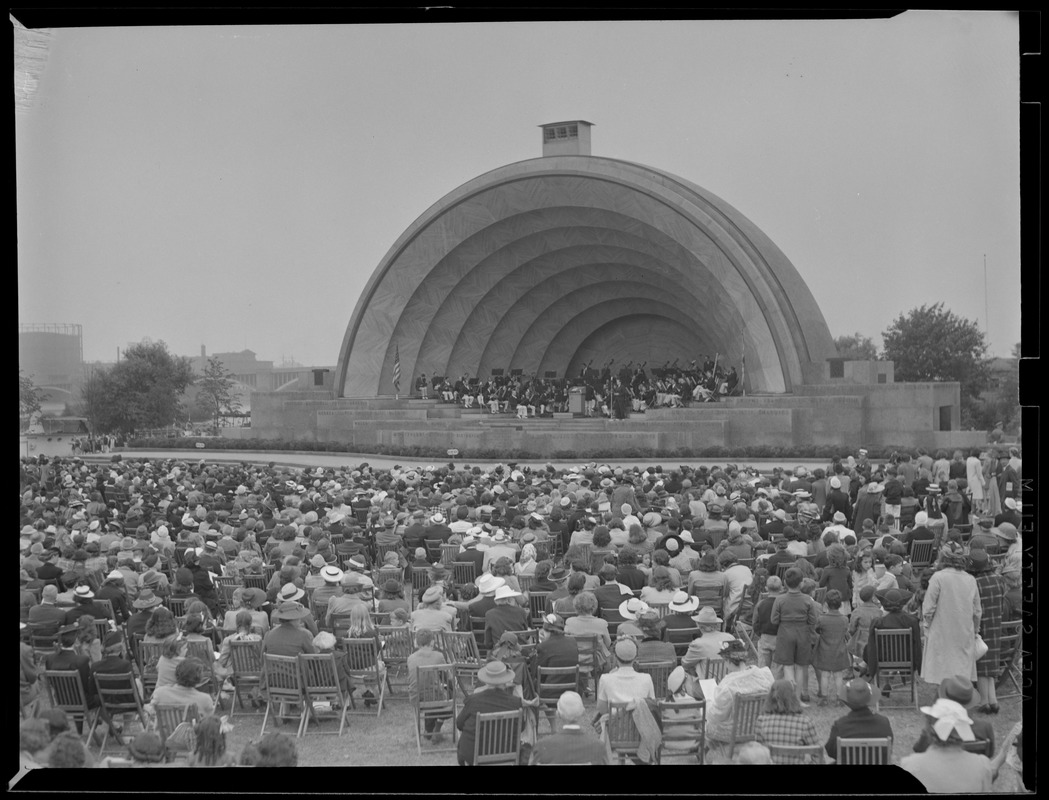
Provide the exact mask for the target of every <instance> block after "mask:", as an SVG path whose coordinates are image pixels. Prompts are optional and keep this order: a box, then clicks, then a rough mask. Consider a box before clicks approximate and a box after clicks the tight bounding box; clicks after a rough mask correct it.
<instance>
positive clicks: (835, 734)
mask: <svg viewBox="0 0 1049 800" xmlns="http://www.w3.org/2000/svg"><path fill="white" fill-rule="evenodd" d="M841 699H842V700H843V701H845V705H847V706H848V707H849V708H850V709H852V710H851V711H849V713H848V714H846V715H845V716H844V717H838V718H837V719H836V720H834V723H833V724H832V725H831V727H830V735H829V736H828V737H827V744H826V745H825V746H824V749H825V750H826V751H827V755H828V756H830V757H831V758H833V759H835V760H837V757H838V738H839V737H840V738H842V739H881V738H884V737H886V736H890V737H891V736H892V724H891V723H890V722H889V719H888V717H884V716H882V715H881V714H875V713H874V712H873V711H871V709H870V704H871V701H872V700H873V699H874V692H873V691H872V690H871V685H870V684H869V683H867V681H865V680H864V679H863V678H853V679H852V680H851V681H849V682H848V683H847V684H846V685H845V686H844V687H843V688H842V694H841ZM890 755H891V754H890ZM886 763H888V760H886Z"/></svg>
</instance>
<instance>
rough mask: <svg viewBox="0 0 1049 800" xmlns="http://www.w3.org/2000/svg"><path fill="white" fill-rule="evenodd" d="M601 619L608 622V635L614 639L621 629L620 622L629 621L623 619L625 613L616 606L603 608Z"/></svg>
mask: <svg viewBox="0 0 1049 800" xmlns="http://www.w3.org/2000/svg"><path fill="white" fill-rule="evenodd" d="M601 619H603V620H604V621H605V622H607V623H608V635H609V636H611V637H612V638H613V639H615V638H616V634H617V633H618V631H619V624H620V623H621V622H626V621H627V620H625V619H623V615H622V614H620V613H619V609H616V608H602V609H601Z"/></svg>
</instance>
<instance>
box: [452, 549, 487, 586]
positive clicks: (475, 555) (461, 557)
mask: <svg viewBox="0 0 1049 800" xmlns="http://www.w3.org/2000/svg"><path fill="white" fill-rule="evenodd" d="M455 560H456V561H458V562H459V563H460V564H471V563H472V564H473V565H474V577H475V578H480V577H481V573H482V572H484V551H483V550H478V549H477V548H475V547H468V548H467V549H466V550H463V552H461V553H459V554H458V555H457V556H456V557H455Z"/></svg>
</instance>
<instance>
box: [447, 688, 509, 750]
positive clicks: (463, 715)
mask: <svg viewBox="0 0 1049 800" xmlns="http://www.w3.org/2000/svg"><path fill="white" fill-rule="evenodd" d="M520 708H521V698H520V697H516V696H515V695H513V694H510V692H508V691H506V690H504V689H485V690H484V691H481V692H477V693H475V694H472V695H470V696H469V697H467V698H466V700H465V702H464V703H463V710H462V711H460V712H459V716H458V717H456V720H455V727H457V728H458V729H459V730H460V731H462V734H461V735H460V736H459V750H458V754H459V760H460V761H464V762H466V763H467V764H472V763H473V759H474V737H475V735H476V733H477V715H478V714H492V713H495V712H498V711H514V710H516V709H520Z"/></svg>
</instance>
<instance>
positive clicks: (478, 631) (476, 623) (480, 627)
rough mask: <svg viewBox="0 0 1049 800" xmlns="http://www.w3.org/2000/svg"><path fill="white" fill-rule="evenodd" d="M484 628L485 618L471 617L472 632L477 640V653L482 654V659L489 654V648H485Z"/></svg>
mask: <svg viewBox="0 0 1049 800" xmlns="http://www.w3.org/2000/svg"><path fill="white" fill-rule="evenodd" d="M484 628H485V622H484V617H470V632H471V633H473V636H474V639H476V640H477V652H478V653H480V654H481V657H482V658H483V657H484V656H485V655H486V654H487V653H488V648H487V647H485V643H484Z"/></svg>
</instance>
